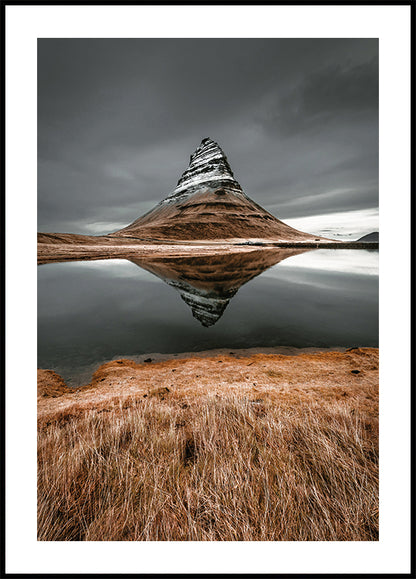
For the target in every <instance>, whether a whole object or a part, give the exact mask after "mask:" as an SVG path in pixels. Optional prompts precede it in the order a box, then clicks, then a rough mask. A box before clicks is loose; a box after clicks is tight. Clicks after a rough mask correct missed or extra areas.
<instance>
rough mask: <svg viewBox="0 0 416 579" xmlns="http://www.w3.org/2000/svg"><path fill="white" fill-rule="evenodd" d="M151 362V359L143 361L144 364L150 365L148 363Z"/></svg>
mask: <svg viewBox="0 0 416 579" xmlns="http://www.w3.org/2000/svg"><path fill="white" fill-rule="evenodd" d="M151 361H152V358H146V360H144V363H145V364H150V362H151Z"/></svg>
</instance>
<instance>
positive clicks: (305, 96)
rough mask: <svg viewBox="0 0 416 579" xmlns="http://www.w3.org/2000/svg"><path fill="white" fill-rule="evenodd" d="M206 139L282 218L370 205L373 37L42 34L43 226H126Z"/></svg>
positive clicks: (374, 136) (374, 165) (374, 140)
mask: <svg viewBox="0 0 416 579" xmlns="http://www.w3.org/2000/svg"><path fill="white" fill-rule="evenodd" d="M206 136H210V137H211V138H213V139H214V140H216V141H218V142H219V144H220V145H221V146H222V148H223V149H224V151H225V153H226V154H227V156H228V158H229V161H230V163H231V167H232V169H233V171H234V173H235V176H236V178H237V180H239V182H240V183H241V185H242V186H243V188H244V190H245V191H246V193H247V194H248V195H250V196H251V197H253V198H254V199H255V200H256V201H257V202H258V203H260V204H262V205H263V206H264V207H265V208H266V209H269V210H270V211H272V213H274V214H275V215H277V216H278V217H281V218H286V217H294V216H303V215H311V214H317V213H330V212H333V211H339V210H348V209H359V208H365V207H376V206H377V199H378V182H377V174H378V160H377V159H378V150H377V149H378V42H377V40H375V39H368V40H366V39H350V40H349V39H313V40H312V39H311V40H309V39H281V40H279V39H244V40H241V39H42V40H39V41H38V156H39V167H38V191H39V210H38V221H39V223H38V227H39V230H41V231H72V232H79V233H82V232H84V233H100V232H106V231H110V230H114V229H117V228H118V227H119V226H122V225H127V224H128V223H130V222H131V221H133V220H134V219H135V218H137V217H138V216H139V215H140V214H142V213H144V212H145V211H147V210H148V209H150V208H151V207H152V205H154V204H155V203H157V202H158V201H160V200H161V199H162V198H163V197H165V196H166V195H167V194H168V193H169V192H171V191H172V190H173V188H174V187H175V185H176V182H177V180H178V178H179V176H180V174H181V173H182V171H183V170H184V169H185V168H186V166H187V163H188V160H189V155H190V154H191V153H192V151H193V150H194V149H195V148H196V146H197V145H198V144H199V143H200V141H201V139H202V138H203V137H206Z"/></svg>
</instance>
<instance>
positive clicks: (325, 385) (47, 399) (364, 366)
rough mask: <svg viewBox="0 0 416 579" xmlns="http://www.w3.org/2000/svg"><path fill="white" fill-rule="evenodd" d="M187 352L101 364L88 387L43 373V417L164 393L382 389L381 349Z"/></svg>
mask: <svg viewBox="0 0 416 579" xmlns="http://www.w3.org/2000/svg"><path fill="white" fill-rule="evenodd" d="M277 352H279V353H277ZM187 354H188V353H186V352H183V353H182V354H173V355H169V354H166V355H163V354H159V355H158V354H153V355H149V354H147V355H142V356H137V357H136V358H135V359H133V358H131V357H129V358H116V359H113V360H111V361H107V362H105V363H103V364H100V365H98V367H97V368H96V370H95V371H94V372H93V373H92V375H91V374H90V375H89V381H85V382H84V383H83V384H82V385H81V386H79V387H77V388H72V387H69V386H68V385H67V384H66V382H65V381H64V380H63V378H62V377H61V376H60V375H59V374H57V373H56V372H55V371H53V370H49V369H38V418H41V417H42V416H45V415H50V414H51V413H52V414H54V413H56V412H57V411H58V410H59V413H60V414H61V413H62V412H64V413H66V412H69V413H70V407H71V406H73V405H74V404H75V405H76V406H77V408H78V409H82V410H88V409H90V408H91V404H93V407H94V408H97V405H100V406H103V407H105V406H108V405H110V406H114V401H116V400H118V402H120V400H125V399H126V398H142V397H143V396H144V395H145V394H146V393H148V392H152V391H154V390H158V389H159V390H160V389H162V390H163V389H166V388H168V389H169V391H170V389H172V391H174V392H175V396H177V397H179V398H183V397H185V398H186V397H189V396H190V397H191V398H195V397H198V396H201V397H202V399H203V398H206V396H212V395H215V394H227V393H230V392H231V393H233V394H235V395H238V396H240V395H248V394H250V395H251V396H253V395H257V394H256V393H259V392H263V394H264V393H265V392H267V396H268V397H270V396H271V398H273V399H275V401H278V399H279V393H280V394H281V393H282V392H285V391H286V390H287V389H289V391H290V390H292V389H294V390H295V391H297V392H307V391H311V390H312V391H315V394H316V395H320V394H319V393H322V392H324V391H325V392H327V391H329V392H330V393H335V392H337V391H339V389H342V391H343V392H344V391H345V390H346V389H347V390H348V389H350V388H351V387H353V388H356V387H357V386H359V387H360V388H361V389H362V388H363V387H364V390H366V387H367V386H368V387H371V388H372V389H374V388H375V389H376V390H378V354H379V350H378V348H372V347H352V348H335V347H334V348H325V349H319V348H291V347H279V348H247V349H244V350H241V349H240V350H237V349H236V350H230V349H217V350H206V351H202V352H193V353H192V355H191V356H187ZM220 364H221V366H220ZM331 395H332V394H331ZM195 399H196V400H197V398H195Z"/></svg>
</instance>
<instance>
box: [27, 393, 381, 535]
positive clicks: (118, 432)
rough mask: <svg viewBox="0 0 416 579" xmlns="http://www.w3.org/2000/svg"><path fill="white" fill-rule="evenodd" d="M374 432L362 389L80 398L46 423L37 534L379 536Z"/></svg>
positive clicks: (40, 459) (41, 438)
mask: <svg viewBox="0 0 416 579" xmlns="http://www.w3.org/2000/svg"><path fill="white" fill-rule="evenodd" d="M364 390H365V388H364ZM363 398H364V397H363ZM377 432H378V424H377V416H376V414H375V413H374V412H368V409H367V408H366V406H365V405H362V404H360V403H359V400H358V398H357V397H351V396H334V397H330V396H325V397H323V398H322V399H321V400H318V399H317V398H315V397H307V396H303V397H302V396H301V395H300V394H299V396H297V395H296V392H293V393H292V395H291V396H287V397H282V399H281V400H280V401H279V399H276V398H268V397H267V396H262V398H257V397H255V396H253V395H248V393H247V392H245V391H242V392H238V391H237V390H236V391H235V393H233V394H225V395H219V394H218V393H216V394H215V393H209V392H208V393H207V394H206V395H205V396H200V397H199V398H196V397H195V396H194V397H192V396H187V395H185V396H182V397H179V396H174V395H172V393H171V394H167V395H166V396H163V395H161V396H159V395H155V396H148V395H147V396H143V394H141V395H140V396H137V395H136V396H130V397H129V398H124V399H120V400H119V403H118V405H117V404H113V406H112V408H111V409H110V408H109V407H107V408H106V407H103V408H101V409H97V408H96V409H91V408H90V409H88V408H87V409H86V408H85V407H82V406H80V407H79V408H77V407H76V405H73V406H72V410H71V413H68V412H66V413H65V412H62V413H61V414H59V413H57V414H55V416H54V417H52V418H49V419H48V420H46V418H45V419H44V420H43V421H41V423H40V425H39V441H38V539H39V540H42V541H66V540H72V541H80V540H85V541H124V540H139V541H141V540H151V541H201V540H214V541H311V540H313V541H367V540H377V539H378V458H377V456H378V443H377Z"/></svg>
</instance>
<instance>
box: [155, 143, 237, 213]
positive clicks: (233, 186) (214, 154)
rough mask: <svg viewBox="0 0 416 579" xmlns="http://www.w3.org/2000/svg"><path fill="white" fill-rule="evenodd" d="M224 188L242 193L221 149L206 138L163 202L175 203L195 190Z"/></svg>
mask: <svg viewBox="0 0 416 579" xmlns="http://www.w3.org/2000/svg"><path fill="white" fill-rule="evenodd" d="M221 187H226V188H227V189H229V190H232V191H233V192H236V193H240V194H241V193H243V191H242V189H241V186H240V184H239V183H238V182H237V181H236V180H235V179H234V175H233V172H232V171H231V167H230V165H229V163H228V160H227V157H226V156H225V154H224V151H223V150H222V149H221V147H220V146H219V145H218V143H216V142H215V141H213V140H212V139H210V138H209V137H206V138H204V139H202V141H201V144H200V145H199V147H198V148H197V149H196V150H195V152H194V153H192V155H191V157H190V161H189V166H188V168H187V169H186V171H184V173H183V174H182V176H181V178H180V179H179V181H178V184H177V185H176V188H175V190H174V191H173V192H172V193H171V194H170V195H169V196H168V197H166V199H165V201H167V202H170V201H176V200H179V199H183V198H185V197H188V196H189V195H192V193H194V192H195V191H196V190H197V189H201V188H206V189H219V188H221Z"/></svg>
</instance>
